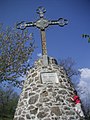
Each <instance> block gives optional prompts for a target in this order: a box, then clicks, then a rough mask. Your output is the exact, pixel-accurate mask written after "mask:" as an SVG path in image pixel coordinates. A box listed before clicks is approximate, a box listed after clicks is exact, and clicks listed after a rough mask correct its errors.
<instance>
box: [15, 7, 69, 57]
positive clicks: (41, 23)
mask: <svg viewBox="0 0 90 120" xmlns="http://www.w3.org/2000/svg"><path fill="white" fill-rule="evenodd" d="M45 12H46V9H45V8H44V7H39V8H38V9H37V13H38V14H39V16H40V19H38V20H37V21H35V22H24V21H22V22H20V23H18V24H17V28H18V29H21V30H24V29H25V28H26V27H37V28H39V29H40V32H41V43H42V55H43V56H44V55H47V49H46V35H45V28H47V27H48V26H49V25H59V26H60V27H63V26H64V25H67V24H68V21H67V20H66V19H63V18H59V19H58V20H47V19H45V18H44V13H45Z"/></svg>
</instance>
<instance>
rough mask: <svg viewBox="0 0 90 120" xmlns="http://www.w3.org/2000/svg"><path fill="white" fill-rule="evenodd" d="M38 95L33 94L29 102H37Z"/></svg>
mask: <svg viewBox="0 0 90 120" xmlns="http://www.w3.org/2000/svg"><path fill="white" fill-rule="evenodd" d="M38 97H39V96H38V95H37V94H36V95H34V96H32V97H30V99H29V104H35V103H36V101H37V100H38Z"/></svg>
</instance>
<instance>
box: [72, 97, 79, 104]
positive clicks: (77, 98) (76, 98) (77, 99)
mask: <svg viewBox="0 0 90 120" xmlns="http://www.w3.org/2000/svg"><path fill="white" fill-rule="evenodd" d="M73 100H74V102H75V103H76V104H77V103H80V102H81V101H80V99H79V96H77V95H76V96H74V98H73Z"/></svg>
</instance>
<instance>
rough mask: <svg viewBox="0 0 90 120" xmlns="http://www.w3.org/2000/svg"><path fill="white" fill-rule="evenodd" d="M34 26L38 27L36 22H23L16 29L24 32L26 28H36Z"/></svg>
mask: <svg viewBox="0 0 90 120" xmlns="http://www.w3.org/2000/svg"><path fill="white" fill-rule="evenodd" d="M34 26H36V23H35V22H25V21H22V22H20V23H18V24H17V25H16V28H17V29H21V30H24V29H26V27H34Z"/></svg>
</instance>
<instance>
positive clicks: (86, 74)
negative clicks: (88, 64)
mask: <svg viewBox="0 0 90 120" xmlns="http://www.w3.org/2000/svg"><path fill="white" fill-rule="evenodd" d="M79 71H80V72H81V79H88V80H90V69H89V68H82V69H79Z"/></svg>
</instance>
